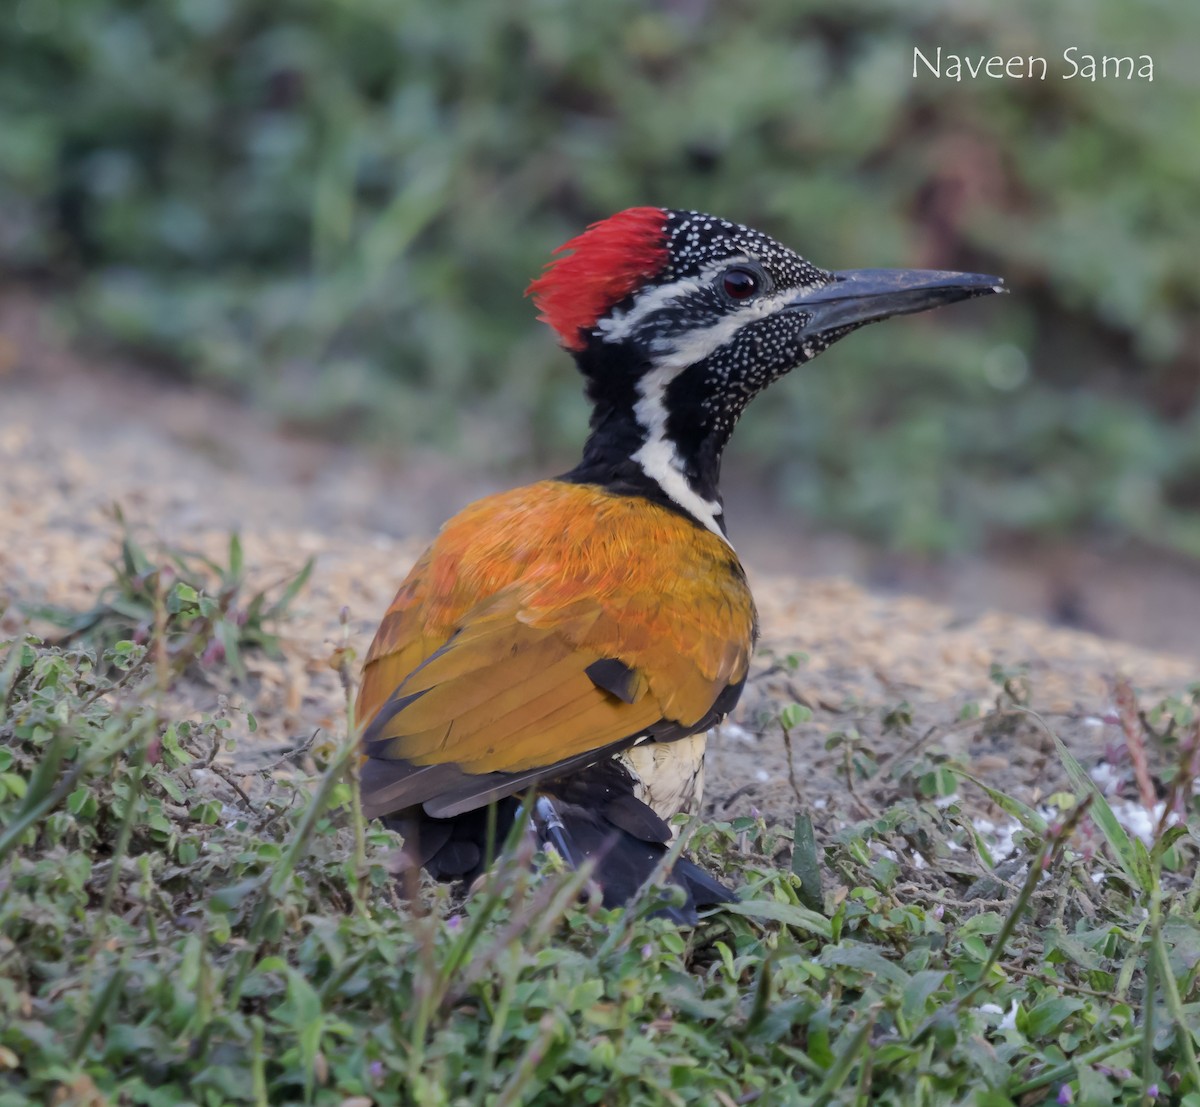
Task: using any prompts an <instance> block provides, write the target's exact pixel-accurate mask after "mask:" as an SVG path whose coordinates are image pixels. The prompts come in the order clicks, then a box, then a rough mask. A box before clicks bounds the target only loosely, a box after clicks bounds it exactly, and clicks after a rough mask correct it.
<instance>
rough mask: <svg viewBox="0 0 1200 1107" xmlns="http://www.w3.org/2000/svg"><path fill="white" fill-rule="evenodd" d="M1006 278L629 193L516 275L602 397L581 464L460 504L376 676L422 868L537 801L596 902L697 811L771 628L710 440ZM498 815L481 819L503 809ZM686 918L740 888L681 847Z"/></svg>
mask: <svg viewBox="0 0 1200 1107" xmlns="http://www.w3.org/2000/svg"><path fill="white" fill-rule="evenodd" d="M1000 291H1003V288H1002V281H1001V280H1000V279H999V278H997V277H990V276H982V275H979V274H971V273H948V272H932V271H919V270H889V269H860V270H849V271H843V272H831V271H828V270H824V269H819V268H818V267H817V266H815V265H813V264H812V263H811V262H808V261H806V260H805V259H804V258H802V257H800V256H799V255H797V254H796V253H794V252H793V251H791V250H789V249H787V248H786V247H785V246H782V245H781V244H780V243H778V242H776V241H775V240H773V239H771V238H769V237H768V236H767V235H765V234H762V233H761V232H759V231H756V230H753V229H751V228H749V227H745V226H741V225H739V224H737V223H731V222H728V221H726V220H724V219H718V218H715V217H714V216H711V215H705V214H703V213H700V212H695V211H674V210H668V209H663V208H655V207H639V208H631V209H629V210H627V211H623V212H620V213H618V214H617V215H613V216H611V217H610V218H608V219H605V220H603V221H601V222H598V223H594V224H592V225H591V226H590V227H588V228H587V230H585V231H584V232H583V233H582V234H580V235H578V236H577V237H575V238H573V239H571V240H570V241H569V242H567V243H565V244H564V245H563V246H561V247H559V249H558V250H556V251H555V254H554V257H553V259H552V260H551V261H550V263H549V264H548V265H547V266H546V268H545V270H544V272H543V273H542V275H541V276H540V277H538V278H537V279H535V280H534V281H533V282H532V283H531V284H530V285H529V288H528V290H527V294H528V295H530V296H532V298H533V301H534V304H535V305H536V306H537V308H538V309H539V312H540V316H539V318H540V319H541V320H542V321H544V322H545V323H547V324H549V326H550V327H551V329H552V330H553V331H554V332H555V334H556V336H557V338H558V340H559V342H560V343H561V345H562V346H563V347H565V349H566V350H567V351H568V352H569V353H570V354H571V355H572V356H573V357H574V359H575V363H576V366H577V368H578V369H579V371H580V373H582V375H583V378H584V381H585V382H586V390H587V396H588V398H589V400H590V401H591V404H592V417H591V427H590V434H589V436H588V439H587V441H586V443H585V445H584V448H583V457H582V459H581V460H580V462H579V464H578V465H576V466H575V468H574V469H572V470H571V471H570V472H568V473H564V474H563V475H562V476H559V477H556V478H554V479H551V480H543V481H540V482H538V483H535V484H531V485H528V486H526V487H523V488H518V489H515V490H513V491H509V492H503V493H500V494H498V495H494V496H489V497H487V498H485V499H482V500H479V501H478V502H476V503H473V504H471V505H470V506H469V507H467V508H465V509H464V510H463V511H461V512H460V513H459V514H458V515H456V516H454V517H453V518H452V519H451V520H450V521H449V522H448V523H446V524H445V526H444V527H443V528H442V530H441V532H440V533H439V535H438V536H437V538H436V539H435V540H434V542H433V544H432V545H431V546H430V547H429V549H427V550H426V551H425V553H424V554H423V555H422V556H421V558H420V559H419V560H418V561H417V563H416V565H415V566H414V567H413V569H412V571H411V572H410V573H409V575H408V577H407V578H406V579H405V580H404V582H403V583H402V584H401V585H400V589H399V592H398V593H397V594H396V598H395V599H394V600H393V602H392V604H391V606H390V607H389V608H388V610H387V612H386V614H385V615H384V617H383V621H382V623H381V624H380V627H379V630H378V632H377V633H376V635H375V639H374V642H373V643H372V645H371V648H370V651H369V653H368V655H367V658H366V661H365V663H364V667H363V675H362V684H361V688H360V691H359V695H358V704H357V718H358V721H359V724H360V725H361V726H362V728H363V729H362V739H361V741H362V751H363V754H364V759H363V763H362V769H361V777H360V787H361V793H362V802H363V809H364V812H365V813H366V814H367V815H368V816H369V817H380V818H382V819H383V820H384V821H385V823H387V824H388V825H390V826H393V827H394V828H395V829H397V830H398V831H399V832H400V833H401V834H402V835H403V837H404V839H405V843H406V845H405V848H406V850H407V851H408V853H409V854H410V856H411V858H412V859H413V861H414V862H416V863H420V864H421V865H423V866H424V867H425V868H426V869H427V870H428V871H429V872H430V873H431V874H432V875H433V876H435V877H437V878H439V879H443V880H454V879H472V878H474V877H475V876H477V875H478V874H479V873H481V872H482V871H483V869H484V867H485V866H486V864H487V862H488V860H489V856H488V855H489V850H490V846H491V844H492V843H494V842H496V841H498V840H502V839H503V838H504V836H505V834H506V833H507V831H508V830H509V829H511V827H512V825H513V821H514V819H516V818H517V817H518V814H519V812H520V811H521V810H522V806H521V803H522V797H524V796H526V795H527V794H528V793H530V792H531V791H532V792H533V798H532V800H531V801H530V802H529V804H528V806H527V807H525V808H524V810H526V811H528V812H529V814H530V817H529V832H530V833H531V834H534V835H536V837H537V839H538V841H539V843H540V844H541V845H542V846H546V847H553V848H554V849H555V850H556V851H557V852H559V853H560V854H561V855H562V856H563V858H564V860H565V861H566V862H567V863H569V864H571V865H573V866H578V865H580V864H581V863H582V862H583V861H584V859H585V858H588V857H592V858H594V859H595V860H596V867H595V870H594V875H595V879H596V881H597V883H598V884H599V885H600V888H601V892H602V896H603V901H604V903H605V904H606V905H608V906H613V905H617V904H621V903H623V902H626V901H627V900H628V899H629V898H631V897H632V896H633V895H634V894H636V893H637V891H638V890H639V888H640V887H641V886H642V885H643V884H644V883H645V882H646V881H647V880H648V879H649V878H650V877H651V875H652V874H653V873H654V872H655V870H656V868H657V867H658V866H659V863H660V862H661V861H662V859H663V857H664V855H665V854H666V852H667V849H668V847H669V844H670V842H671V838H672V830H671V827H670V825H669V820H670V819H671V817H672V816H674V815H675V814H677V813H678V812H680V811H688V812H694V811H696V810H697V808H698V805H699V801H700V796H701V789H702V785H703V756H704V744H705V736H706V733H707V731H708V730H709V729H710V728H711V727H713V726H714V725H715V724H716V723H717V722H719V721H720V720H721V719H722V718H723V717H724V716H725V715H726V714H728V712H729V711H730V710H731V709H732V708H733V707H734V705H735V704H736V703H737V700H738V696H739V695H740V693H741V691H742V687H743V685H744V684H745V681H746V674H747V671H748V668H749V664H750V655H751V651H752V649H753V646H754V641H755V638H756V635H757V617H756V613H755V608H754V601H753V598H752V597H751V595H750V589H749V588H748V586H747V584H746V577H745V574H744V572H743V570H742V566H741V563H740V562H739V560H738V557H737V554H736V553H735V552H734V549H733V547H732V545H731V544H730V542H729V538H728V533H727V529H726V524H725V511H724V506H723V503H722V500H721V495H720V491H719V489H718V479H719V476H720V468H721V455H722V452H723V450H724V448H725V445H726V443H727V442H728V441H729V437H730V435H731V434H732V432H733V429H734V425H735V424H736V423H737V420H738V417H739V416H740V415H741V413H742V411H743V409H744V408H745V407H746V404H748V403H749V402H750V400H751V399H753V398H754V396H756V395H757V394H758V393H759V392H761V391H762V390H763V389H764V388H766V387H767V385H769V384H770V383H771V382H772V381H774V380H776V379H777V378H779V377H781V376H783V375H784V374H785V373H787V372H789V371H790V370H791V369H793V368H795V367H796V366H798V365H801V364H803V363H804V362H807V361H811V360H812V359H813V358H815V357H816V356H817V355H818V354H819V353H821V352H822V351H823V350H825V349H826V348H827V347H828V346H829V345H831V344H832V343H834V342H836V341H837V340H838V339H839V338H842V337H844V336H845V335H847V334H849V333H850V332H851V331H853V330H855V329H857V328H858V327H861V326H863V325H864V324H866V323H871V322H875V321H877V320H881V319H886V318H888V317H889V316H892V315H902V314H908V313H911V312H918V311H925V310H926V309H928V308H933V307H938V306H940V305H942V304H950V303H954V302H955V301H958V300H966V299H970V298H972V297H976V296H982V295H986V294H988V293H992V292H1000ZM492 805H494V808H493V809H492V810H491V811H490V812H489V807H492ZM670 879H671V880H672V881H673V882H674V883H675V884H677V885H679V886H680V887H681V888H682V889H683V900H684V902H683V905H682V907H671V908H669V909H667V913H668V914H670V915H672V917H674V918H676V919H678V920H679V921H681V922H689V921H694V920H695V918H696V917H697V916H696V910H697V908H701V907H706V906H712V905H715V904H719V903H721V902H724V901H728V900H731V899H734V898H736V897H735V895H734V893H733V892H732V891H731V890H730V889H728V888H726V887H725V886H724V885H722V884H720V883H719V882H718V881H716V880H715V879H713V878H712V877H711V876H709V875H708V874H706V873H705V872H704V871H703V870H701V869H700V867H699V866H697V865H696V864H694V863H693V862H691V861H689V860H687V859H685V858H680V859H678V860H676V862H675V864H674V867H673V869H672V871H671V874H670Z"/></svg>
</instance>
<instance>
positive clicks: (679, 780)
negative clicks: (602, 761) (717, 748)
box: [617, 731, 708, 822]
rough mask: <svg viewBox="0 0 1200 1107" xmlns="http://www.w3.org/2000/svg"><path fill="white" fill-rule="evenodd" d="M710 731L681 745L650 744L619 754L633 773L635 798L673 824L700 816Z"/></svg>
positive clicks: (677, 743) (697, 735) (683, 741)
mask: <svg viewBox="0 0 1200 1107" xmlns="http://www.w3.org/2000/svg"><path fill="white" fill-rule="evenodd" d="M707 740H708V732H707V731H701V732H700V733H699V734H693V735H691V737H689V738H681V739H679V741H677V742H646V743H644V744H643V745H640V746H634V747H632V748H631V749H627V750H625V751H624V752H623V753H619V754H618V755H617V758H618V760H620V761H621V763H622V764H623V765H624V766H625V768H627V769H628V770H629V771H630V773H632V774H633V781H634V795H636V796H637V798H638V799H640V800H641V801H642V802H643V803H644V804H646V805H647V806H648V807H650V808H652V809H653V810H654V813H655V814H656V815H658V816H659V817H660V818H661V819H664V820H666V821H667V822H670V821H671V820H672V819H673V818H674V817H675V816H676V815H678V814H680V813H681V812H682V813H683V814H685V815H697V814H699V813H700V804H701V801H702V800H703V799H704V746H705V743H706V742H707Z"/></svg>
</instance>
